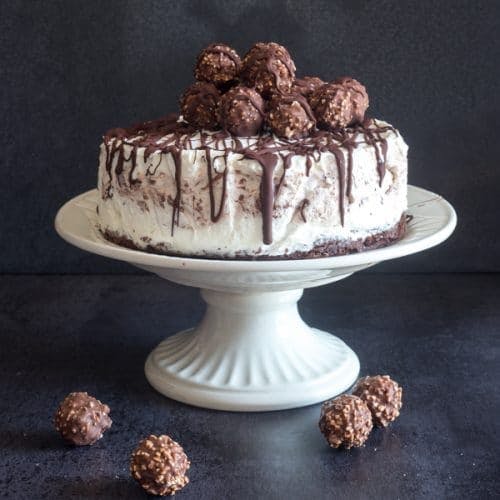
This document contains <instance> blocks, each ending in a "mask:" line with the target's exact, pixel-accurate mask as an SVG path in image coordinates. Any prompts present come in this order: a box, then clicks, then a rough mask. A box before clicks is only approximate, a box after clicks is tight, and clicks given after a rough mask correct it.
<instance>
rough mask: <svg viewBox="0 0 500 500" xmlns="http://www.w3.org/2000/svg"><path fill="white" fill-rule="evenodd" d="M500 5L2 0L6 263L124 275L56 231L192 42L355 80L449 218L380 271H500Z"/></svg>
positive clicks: (0, 212) (151, 110)
mask: <svg viewBox="0 0 500 500" xmlns="http://www.w3.org/2000/svg"><path fill="white" fill-rule="evenodd" d="M499 19H500V2H495V1H490V2H487V1H470V0H468V1H439V2H435V1H432V2H431V1H421V2H417V1H415V2H400V1H377V2H363V1H357V0H344V1H328V0H324V1H319V0H314V1H298V0H290V1H288V2H282V1H273V2H263V1H249V0H245V1H239V2H232V1H229V0H226V1H223V0H220V1H205V0H198V1H175V2H174V1H140V0H136V1H132V0H128V1H126V0H117V1H103V0H92V1H91V0H86V1H83V0H82V1H46V2H33V1H32V2H28V1H3V2H1V3H0V40H1V43H0V85H1V94H0V120H1V121H0V132H1V133H0V168H1V173H2V183H1V184H0V190H1V199H0V234H1V245H0V252H1V253H0V255H1V257H2V258H1V260H0V272H57V273H66V272H108V271H126V272H129V271H131V270H132V268H129V267H128V266H126V265H125V264H119V263H114V262H111V261H108V260H106V259H104V258H99V257H95V256H92V255H88V254H85V253H83V252H81V251H79V250H77V249H74V248H72V247H70V246H68V245H67V244H66V243H64V242H62V241H61V240H60V239H59V238H58V237H57V236H56V234H55V233H54V231H53V229H52V220H53V217H54V215H55V213H56V210H57V208H58V207H59V206H60V205H61V204H62V203H63V202H64V201H66V200H67V199H68V198H69V197H71V196H74V195H75V194H78V193H80V192H82V191H84V190H87V189H90V188H92V187H94V185H95V181H96V168H97V148H98V143H99V138H100V135H101V133H102V132H103V131H104V130H106V129H107V128H110V127H113V126H118V125H126V124H130V123H133V122H135V121H138V120H142V119H147V118H152V117H156V116H159V115H162V114H164V113H166V112H168V111H171V110H175V108H176V100H177V96H178V94H179V93H180V92H181V90H182V89H183V88H184V87H185V86H186V85H187V84H188V83H189V82H190V81H191V80H192V65H193V60H194V57H195V56H196V54H197V52H198V51H199V50H200V49H201V48H202V47H203V46H204V45H206V44H208V43H210V42H212V41H218V40H220V41H226V42H227V43H229V44H231V45H233V46H235V48H237V49H238V50H239V51H241V52H244V51H245V50H246V49H247V48H248V47H249V46H250V45H251V44H252V43H253V42H255V41H260V40H266V41H268V40H274V41H277V42H280V43H283V44H285V45H286V46H287V47H288V48H289V49H290V51H291V53H292V56H293V57H294V59H295V61H296V64H297V67H298V70H299V72H300V73H302V74H319V75H320V76H321V77H323V78H325V79H329V78H333V77H335V76H338V75H341V74H351V75H353V76H354V77H356V78H358V79H359V80H361V81H362V82H363V83H365V84H366V86H367V88H368V91H369V94H370V98H371V114H372V115H374V116H377V117H380V118H384V119H386V120H388V121H390V122H392V123H393V124H395V125H396V126H397V127H398V128H399V129H400V130H401V132H402V133H403V135H404V137H405V138H406V140H407V142H408V143H409V145H410V148H411V149H410V182H411V183H412V184H416V185H419V186H422V187H425V188H428V189H431V190H434V191H437V192H439V193H441V194H443V195H444V196H445V197H446V198H448V199H449V200H450V201H451V202H452V203H453V204H454V205H455V206H456V208H457V212H458V216H459V225H458V228H457V231H456V233H455V235H454V236H453V237H452V238H451V239H450V240H449V241H448V242H447V243H446V244H445V245H443V246H441V247H438V248H436V249H434V250H431V251H428V252H425V253H423V254H420V255H417V256H413V257H409V258H405V259H403V260H400V261H395V262H392V263H387V264H383V265H380V266H378V268H376V269H377V270H379V271H396V270H397V271H416V272H418V271H437V270H440V271H473V270H476V271H498V270H500V264H499V262H500V238H499V237H498V229H499V227H498V226H499V223H498V215H499V210H498V207H497V204H498V203H499V202H500V186H499V185H500V165H499V158H500V140H499V138H498V133H499V132H500V119H499V110H500V98H499V94H500V92H499V91H500V79H499V65H500V36H499V32H500V26H499Z"/></svg>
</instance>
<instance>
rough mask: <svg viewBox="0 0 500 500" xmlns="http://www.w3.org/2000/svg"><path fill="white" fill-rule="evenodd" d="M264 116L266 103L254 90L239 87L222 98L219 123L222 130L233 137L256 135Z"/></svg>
mask: <svg viewBox="0 0 500 500" xmlns="http://www.w3.org/2000/svg"><path fill="white" fill-rule="evenodd" d="M264 116H265V114H264V101H263V99H262V97H261V96H260V95H259V93H258V92H256V91H255V90H254V89H251V88H249V87H244V86H242V85H238V86H236V87H233V88H232V89H230V90H229V91H228V92H226V93H225V94H224V95H223V96H222V97H221V101H220V105H219V121H220V124H221V126H222V128H223V129H224V130H227V131H228V132H230V133H231V134H233V135H237V136H241V137H249V136H252V135H256V134H257V133H258V132H259V131H260V129H261V127H262V124H263V122H264Z"/></svg>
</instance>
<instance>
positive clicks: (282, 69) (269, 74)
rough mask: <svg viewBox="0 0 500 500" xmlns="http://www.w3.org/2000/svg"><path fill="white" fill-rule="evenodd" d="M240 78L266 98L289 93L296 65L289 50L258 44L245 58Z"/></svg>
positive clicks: (274, 45) (268, 44)
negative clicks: (273, 94) (276, 93)
mask: <svg viewBox="0 0 500 500" xmlns="http://www.w3.org/2000/svg"><path fill="white" fill-rule="evenodd" d="M240 78H241V79H242V81H243V82H244V83H245V84H246V85H247V86H248V87H255V89H256V90H257V91H258V92H260V93H261V94H262V95H263V96H264V97H270V95H271V94H272V93H273V92H279V93H288V92H290V89H291V87H292V83H293V81H294V79H295V64H294V62H293V60H292V58H291V57H290V54H289V52H288V50H286V48H285V47H283V46H282V45H279V44H277V43H274V42H271V43H262V42H259V43H256V44H255V45H254V46H253V47H252V48H251V49H250V50H249V51H248V52H247V53H246V55H245V57H244V58H243V66H242V69H241V73H240Z"/></svg>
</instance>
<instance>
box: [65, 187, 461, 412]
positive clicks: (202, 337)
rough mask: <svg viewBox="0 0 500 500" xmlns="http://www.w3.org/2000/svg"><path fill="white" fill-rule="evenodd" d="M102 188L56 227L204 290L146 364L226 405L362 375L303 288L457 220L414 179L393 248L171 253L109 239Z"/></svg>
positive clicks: (421, 246)
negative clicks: (308, 313) (189, 319)
mask: <svg viewBox="0 0 500 500" xmlns="http://www.w3.org/2000/svg"><path fill="white" fill-rule="evenodd" d="M97 196H98V192H97V190H93V191H88V192H87V193H83V194H81V195H80V196H77V197H76V198H73V199H72V200H70V201H69V202H68V203H66V204H65V205H64V206H63V207H62V208H61V209H60V210H59V212H58V214H57V217H56V221H55V226H56V230H57V232H58V233H59V235H60V236H61V237H62V238H64V239H65V240H66V241H68V242H69V243H71V244H73V245H75V246H77V247H79V248H82V249H83V250H87V251H89V252H92V253H96V254H99V255H103V256H106V257H110V258H113V259H118V260H122V261H126V262H129V263H131V264H134V265H136V266H138V267H140V268H141V269H144V270H146V271H150V272H153V273H155V274H157V275H158V276H160V277H162V278H165V279H168V280H170V281H173V282H175V283H180V284H182V285H187V286H193V287H197V288H201V295H202V297H203V299H204V300H205V302H206V303H207V310H206V313H205V316H204V318H203V320H202V321H201V323H200V324H199V325H198V326H196V327H194V328H191V329H189V330H185V331H183V332H180V333H177V334H176V335H171V336H169V337H167V338H166V339H165V340H164V341H163V342H162V343H161V344H160V345H159V346H158V347H157V348H156V349H155V350H154V351H153V352H152V353H151V354H150V355H149V357H148V359H147V361H146V367H145V371H146V377H147V379H148V380H149V382H150V383H151V385H152V386H153V387H155V388H156V389H157V390H158V391H159V392H161V393H162V394H164V395H166V396H169V397H171V398H173V399H176V400H179V401H183V402H185V403H189V404H192V405H196V406H202V407H205V408H215V409H219V410H233V411H262V410H280V409H285V408H295V407H300V406H305V405H309V404H313V403H317V402H319V401H323V400H325V399H328V398H331V397H333V396H336V395H337V394H339V393H341V392H343V391H345V390H347V389H348V388H349V387H350V386H351V385H352V384H353V382H354V381H355V379H356V378H357V376H358V373H359V360H358V358H357V356H356V354H355V353H354V352H353V351H352V350H351V349H350V348H349V347H348V346H347V345H346V344H345V343H344V342H343V341H342V340H340V339H339V338H338V337H335V336H334V335H332V334H330V333H327V332H323V331H320V330H317V329H315V328H311V327H309V326H308V325H307V324H306V323H304V321H303V320H302V319H301V317H300V315H299V312H298V309H297V302H298V300H299V299H300V297H301V296H302V293H303V289H304V288H310V287H314V286H319V285H324V284H326V283H331V282H334V281H338V280H340V279H343V278H346V277H347V276H350V275H351V274H352V273H354V272H356V271H360V270H362V269H365V268H367V267H369V266H372V265H374V264H376V263H378V262H381V261H384V260H388V259H393V258H396V257H403V256H405V255H409V254H413V253H416V252H419V251H421V250H425V249H427V248H430V247H433V246H435V245H437V244H439V243H441V242H442V241H443V240H445V239H446V238H448V236H449V235H450V234H451V233H452V232H453V230H454V228H455V225H456V214H455V211H454V210H453V207H452V206H451V205H450V204H449V203H448V202H447V201H446V200H444V199H443V198H442V197H441V196H439V195H436V194H434V193H431V192H430V191H426V190H424V189H421V188H417V187H413V186H409V187H408V200H409V203H408V204H409V208H408V213H409V215H410V216H411V220H410V222H409V224H408V230H407V232H406V234H405V236H404V237H403V238H402V239H401V240H400V241H398V242H397V243H394V244H392V245H391V246H388V247H385V248H380V249H376V250H369V251H366V252H362V253H358V254H351V255H344V256H339V257H325V258H320V259H303V260H279V261H241V260H240V261H237V260H207V259H193V258H182V257H168V256H163V255H155V254H149V253H146V252H140V251H136V250H130V249H128V248H124V247H120V246H118V245H115V244H113V243H110V242H108V241H107V240H105V239H104V238H102V237H101V236H100V234H99V232H98V231H97V230H96V229H95V225H96V212H95V207H96V201H97ZM332 300H333V299H332Z"/></svg>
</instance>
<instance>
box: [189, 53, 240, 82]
mask: <svg viewBox="0 0 500 500" xmlns="http://www.w3.org/2000/svg"><path fill="white" fill-rule="evenodd" d="M240 70H241V59H240V56H239V55H238V54H237V52H236V51H235V50H234V49H232V48H231V47H229V46H228V45H224V44H223V43H213V44H211V45H209V46H208V47H207V48H205V49H203V50H202V51H201V52H200V54H199V55H198V59H197V60H196V67H195V70H194V76H195V78H196V79H197V80H199V81H204V82H209V83H213V84H214V85H216V86H218V87H220V86H225V85H227V84H228V83H229V82H232V81H234V80H236V78H237V76H238V73H239V72H240Z"/></svg>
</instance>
